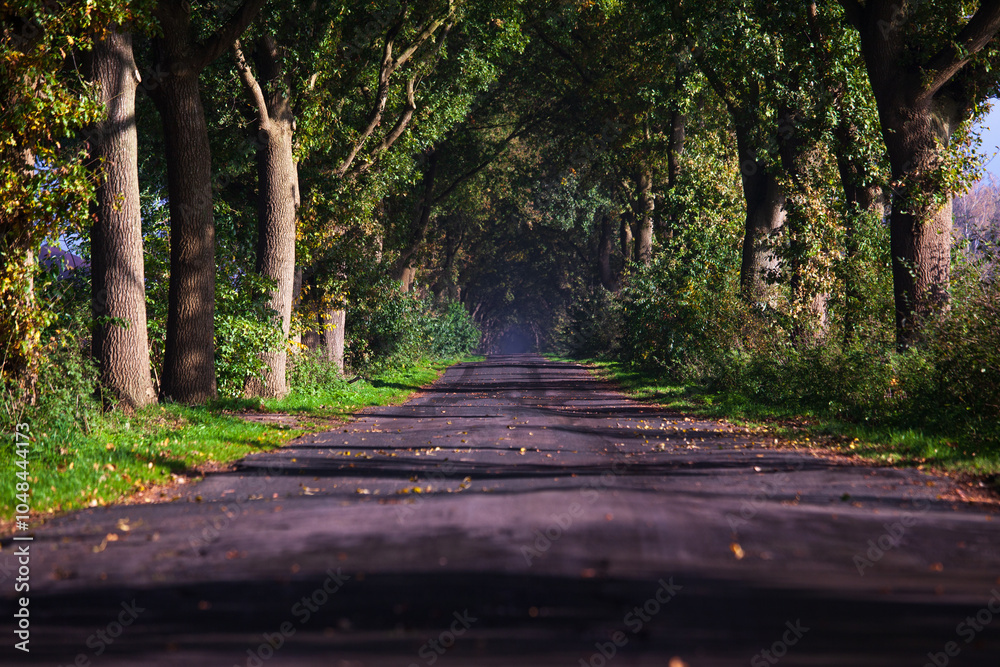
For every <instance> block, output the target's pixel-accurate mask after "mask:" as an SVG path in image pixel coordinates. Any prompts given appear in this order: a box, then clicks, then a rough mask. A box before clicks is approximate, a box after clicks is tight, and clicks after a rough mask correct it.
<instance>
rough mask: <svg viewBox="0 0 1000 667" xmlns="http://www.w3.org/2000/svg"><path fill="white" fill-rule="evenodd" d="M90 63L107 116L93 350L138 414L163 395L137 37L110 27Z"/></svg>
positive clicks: (108, 383) (108, 382) (94, 267)
mask: <svg viewBox="0 0 1000 667" xmlns="http://www.w3.org/2000/svg"><path fill="white" fill-rule="evenodd" d="M91 58H92V65H91V67H92V76H93V80H94V81H95V82H96V83H97V85H98V90H99V91H100V96H101V101H102V102H103V103H104V105H105V107H106V108H107V112H108V116H107V119H105V120H102V121H101V122H99V123H98V124H97V127H96V128H95V132H94V134H93V137H92V158H93V168H94V169H95V170H97V171H98V172H99V174H100V176H99V178H100V180H99V183H100V185H99V186H98V188H97V197H96V200H97V201H96V206H95V208H96V213H97V215H96V219H95V221H94V225H93V227H92V228H91V251H92V259H91V277H92V290H93V313H94V319H95V321H96V324H95V327H94V336H93V341H92V351H93V355H94V357H95V358H96V359H97V360H98V363H99V366H100V381H101V385H102V386H103V388H104V389H106V390H108V391H109V392H111V394H112V395H113V396H114V397H115V398H116V399H117V400H118V401H120V402H121V403H123V404H124V405H126V406H128V407H130V408H138V407H142V406H144V405H148V404H149V403H151V402H153V401H154V400H155V399H156V396H155V394H154V392H153V383H152V381H151V379H150V368H149V342H148V338H147V333H146V298H145V296H146V288H145V277H144V267H143V250H142V224H141V218H140V211H139V163H138V145H137V138H136V125H135V88H136V84H137V83H138V70H137V69H136V66H135V60H134V59H133V55H132V36H131V35H130V34H128V33H124V32H119V31H118V30H117V29H116V28H111V29H110V30H109V31H108V33H107V35H106V36H105V38H104V39H103V40H102V41H100V42H98V43H96V44H95V45H94V49H93V53H92V56H91ZM109 319H110V320H113V321H109ZM123 321H124V324H123V323H122V322H123Z"/></svg>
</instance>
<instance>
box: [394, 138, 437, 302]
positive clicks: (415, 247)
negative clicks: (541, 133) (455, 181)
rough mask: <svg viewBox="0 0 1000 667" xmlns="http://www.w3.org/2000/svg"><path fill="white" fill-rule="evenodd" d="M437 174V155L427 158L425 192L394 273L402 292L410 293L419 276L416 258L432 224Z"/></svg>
mask: <svg viewBox="0 0 1000 667" xmlns="http://www.w3.org/2000/svg"><path fill="white" fill-rule="evenodd" d="M436 173H437V154H436V153H435V152H433V151H432V152H431V153H430V155H428V157H427V171H426V172H425V173H424V183H423V184H424V192H423V195H422V197H421V199H420V205H419V207H418V208H417V212H416V215H415V216H414V219H413V224H412V226H411V227H410V232H409V235H408V236H409V238H408V243H407V245H406V248H404V249H403V252H402V253H401V254H400V256H399V259H398V260H397V261H396V265H395V267H394V268H393V271H392V279H393V280H398V281H400V282H401V283H402V290H403V291H404V292H409V291H410V287H411V286H412V284H413V279H414V278H415V277H416V274H417V266H416V256H417V253H418V252H420V248H421V246H422V245H423V243H424V239H425V238H426V237H427V230H428V229H430V224H431V209H432V208H433V207H434V197H433V194H434V177H435V175H436Z"/></svg>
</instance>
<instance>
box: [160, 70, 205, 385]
mask: <svg viewBox="0 0 1000 667" xmlns="http://www.w3.org/2000/svg"><path fill="white" fill-rule="evenodd" d="M154 99H155V100H156V102H157V107H158V108H159V111H160V116H161V118H162V120H163V134H164V138H165V142H166V156H167V188H168V193H169V205H170V288H169V293H168V294H169V295H168V304H167V341H166V349H165V353H164V368H163V387H162V391H163V395H164V396H166V397H168V398H170V399H173V400H175V401H179V402H182V403H201V402H204V401H206V400H208V399H210V398H213V397H215V395H216V387H215V218H214V216H213V211H212V153H211V150H210V149H209V143H208V126H207V125H206V123H205V110H204V108H203V107H202V104H201V92H200V90H199V86H198V75H197V73H188V74H185V75H183V76H180V75H173V76H169V77H167V78H165V79H164V80H163V81H162V82H161V84H160V87H159V88H158V90H157V94H156V95H155V98H154Z"/></svg>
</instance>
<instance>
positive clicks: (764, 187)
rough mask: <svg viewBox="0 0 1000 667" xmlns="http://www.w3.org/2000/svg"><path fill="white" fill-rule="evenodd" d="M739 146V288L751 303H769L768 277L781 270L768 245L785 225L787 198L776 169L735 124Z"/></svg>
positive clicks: (771, 298) (770, 297)
mask: <svg viewBox="0 0 1000 667" xmlns="http://www.w3.org/2000/svg"><path fill="white" fill-rule="evenodd" d="M736 145H737V149H738V150H739V155H740V174H741V176H742V180H743V196H744V198H745V200H746V209H747V215H746V222H745V225H744V234H743V259H742V263H741V265H740V286H741V289H742V292H743V297H744V299H746V300H747V301H749V302H750V303H770V302H772V301H773V299H774V296H775V289H774V286H773V285H769V284H768V283H767V280H766V276H767V274H768V273H771V272H773V271H775V270H776V269H777V268H778V259H777V257H776V256H775V254H774V252H773V251H772V250H771V249H770V248H769V247H768V245H769V242H770V241H771V240H772V238H773V237H774V235H775V234H777V232H778V231H779V230H780V229H781V227H782V226H783V225H784V223H785V209H784V205H785V195H784V192H782V189H781V185H780V184H779V183H778V180H777V178H776V177H775V175H774V173H773V169H772V168H771V167H770V166H769V165H767V164H765V163H763V162H760V161H759V160H757V158H756V154H757V153H756V151H755V150H754V149H753V146H752V144H751V141H750V132H749V129H748V128H746V127H745V126H744V125H742V124H740V123H737V124H736Z"/></svg>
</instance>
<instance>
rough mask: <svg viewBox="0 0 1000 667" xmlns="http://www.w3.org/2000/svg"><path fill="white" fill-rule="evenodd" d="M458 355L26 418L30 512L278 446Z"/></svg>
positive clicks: (7, 450)
mask: <svg viewBox="0 0 1000 667" xmlns="http://www.w3.org/2000/svg"><path fill="white" fill-rule="evenodd" d="M464 360H473V359H454V360H444V361H422V362H420V363H418V364H416V365H414V366H411V367H409V368H405V369H396V370H390V371H385V372H382V373H380V374H378V375H376V376H375V377H372V378H370V379H367V380H358V381H356V382H351V383H348V382H344V381H339V382H328V383H324V384H321V385H316V386H310V387H307V388H304V389H300V390H297V391H294V392H293V393H291V394H289V395H288V396H287V397H285V398H282V399H268V400H262V401H261V400H247V399H239V400H224V401H215V402H212V403H211V404H209V405H206V406H199V407H189V406H182V405H175V404H161V405H152V406H149V407H147V408H144V409H142V410H139V411H137V412H136V413H135V414H131V415H125V414H122V413H121V412H112V413H109V414H106V415H101V416H98V417H96V418H92V419H90V420H89V423H88V420H85V421H84V422H83V423H82V424H78V425H76V424H75V425H74V426H73V427H55V428H49V429H45V428H44V427H39V428H35V427H34V426H31V425H30V424H29V427H31V428H30V433H31V437H32V441H31V443H30V448H29V450H28V454H27V458H26V462H27V463H26V466H27V477H28V480H29V483H30V495H29V496H28V500H29V501H30V507H31V511H32V514H33V515H35V516H38V515H50V514H54V513H57V512H62V511H67V510H72V509H77V508H82V507H94V506H99V505H107V504H111V503H115V502H121V501H122V500H124V499H126V498H128V497H130V496H133V495H135V494H137V493H141V492H142V491H145V490H146V489H148V488H150V487H153V486H157V485H162V484H169V483H171V482H174V481H176V480H177V479H179V478H180V477H197V476H198V469H199V468H201V467H204V466H212V465H215V464H225V463H229V462H231V461H235V460H238V459H240V458H243V457H244V456H247V455H249V454H253V453H255V452H261V451H268V450H272V449H275V448H277V447H280V446H281V445H283V444H285V443H286V442H288V441H289V440H291V439H293V438H295V437H297V436H299V435H302V434H304V433H308V432H315V431H319V430H324V429H327V428H330V427H331V420H338V419H346V418H348V417H349V416H350V415H351V414H352V413H354V412H355V411H357V410H360V409H362V408H366V407H370V406H376V405H391V404H396V403H401V402H402V401H404V400H406V399H407V398H408V397H409V396H410V395H411V394H413V393H414V392H415V391H418V390H419V389H420V388H421V387H423V386H425V385H427V384H429V383H431V382H433V381H434V380H436V379H437V378H438V377H439V376H440V375H441V373H442V372H443V371H444V370H445V369H446V368H447V367H448V366H450V365H452V364H454V363H457V362H459V361H464ZM247 412H263V413H289V414H292V415H295V416H296V417H297V419H296V420H295V421H296V423H295V424H294V425H287V424H286V425H282V424H278V423H257V422H251V421H247V420H246V419H244V418H243V417H241V416H240V414H241V413H244V414H245V413H247ZM313 418H315V421H313ZM12 428H13V427H12ZM10 435H11V436H13V433H11V434H10ZM9 440H10V441H11V442H8V443H5V446H4V448H3V449H2V456H0V511H2V514H0V533H3V532H7V531H6V530H5V529H7V528H9V525H10V523H11V521H10V518H11V517H12V516H13V515H14V513H15V509H16V504H17V503H18V502H19V500H18V497H17V493H18V489H17V487H16V485H17V484H18V483H19V482H22V481H23V476H22V479H18V473H19V472H22V468H21V467H19V465H18V462H19V461H20V458H19V457H18V456H17V455H16V453H15V451H14V448H13V446H12V440H13V438H10V439H9ZM21 488H22V489H23V487H21Z"/></svg>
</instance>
